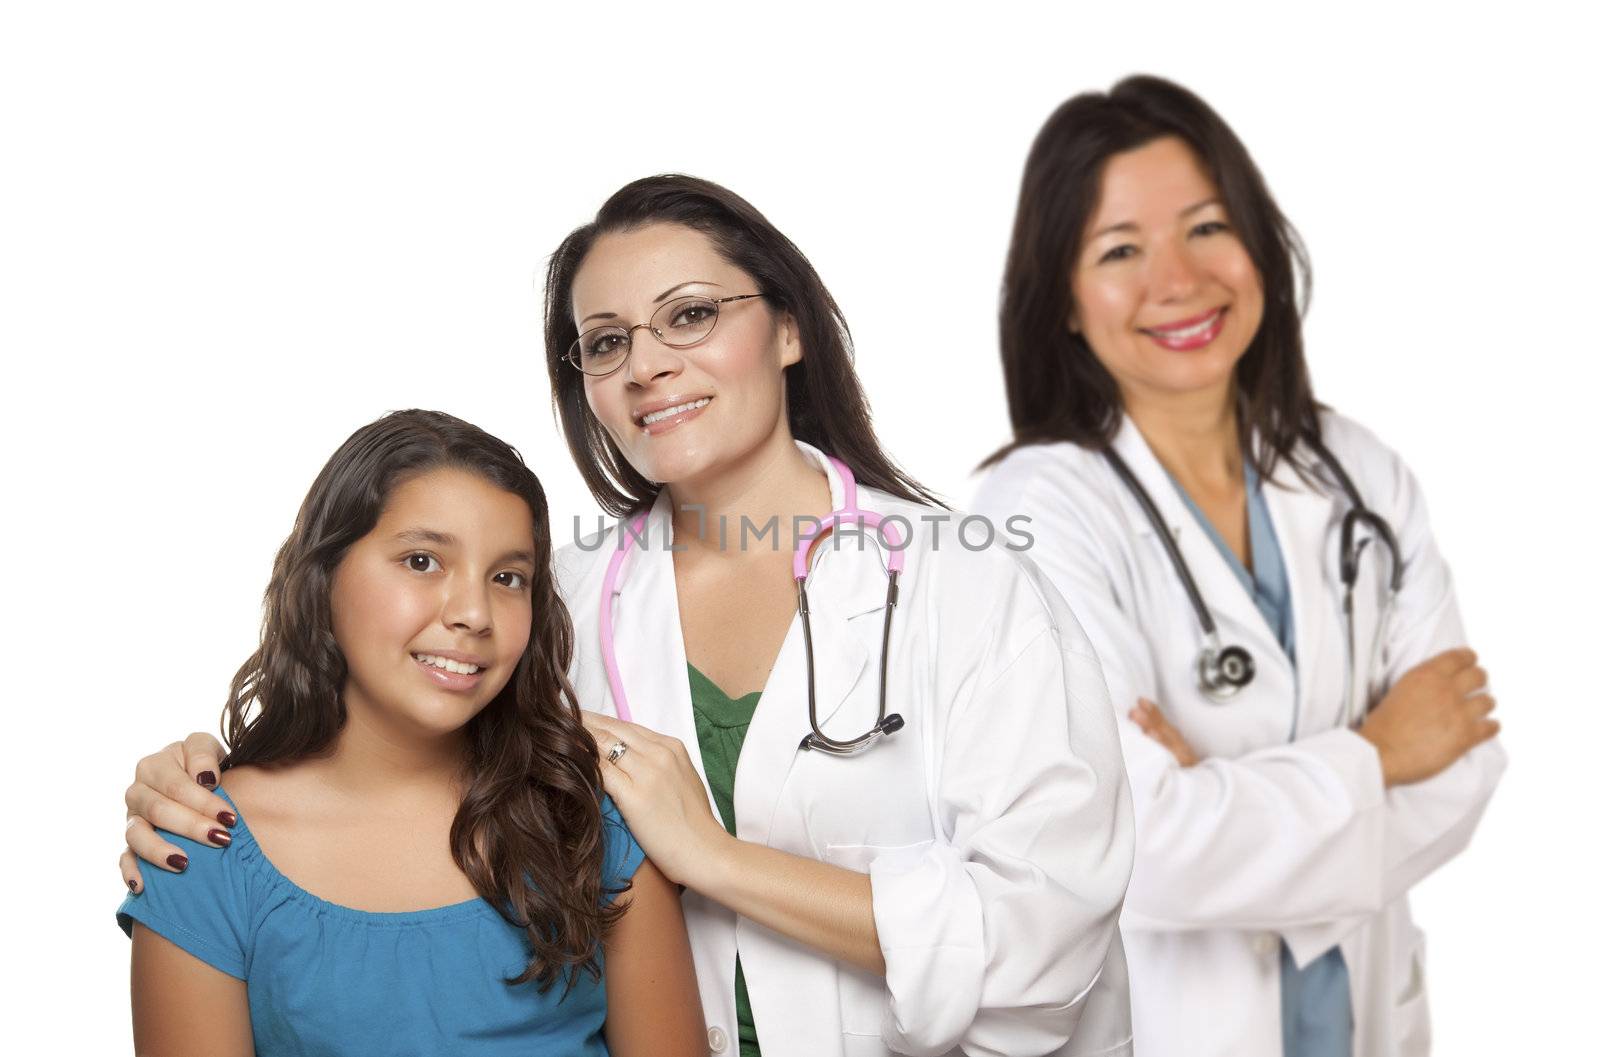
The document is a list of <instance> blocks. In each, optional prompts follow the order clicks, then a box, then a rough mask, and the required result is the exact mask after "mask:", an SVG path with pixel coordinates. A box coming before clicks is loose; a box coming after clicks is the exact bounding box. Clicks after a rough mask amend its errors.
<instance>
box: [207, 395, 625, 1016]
mask: <svg viewBox="0 0 1600 1057" xmlns="http://www.w3.org/2000/svg"><path fill="white" fill-rule="evenodd" d="M445 468H450V469H458V470H464V471H467V472H470V473H473V474H476V475H478V476H479V477H481V478H482V479H483V480H485V481H487V482H489V483H490V484H492V485H494V486H495V487H496V488H501V489H504V490H505V491H507V492H510V493H511V494H513V495H516V496H518V497H520V498H521V499H522V500H523V501H525V502H526V503H527V504H528V510H529V511H530V512H531V513H532V515H533V534H534V561H533V577H532V581H531V583H530V585H529V595H530V600H531V603H532V607H533V613H534V618H535V619H534V623H533V629H532V632H531V633H530V634H529V636H528V644H527V647H526V648H525V649H524V650H523V651H522V656H521V658H520V659H519V660H518V662H517V667H516V671H515V672H514V673H513V674H512V676H511V679H510V680H509V681H508V682H507V683H506V686H505V688H504V689H503V690H501V692H500V693H499V694H497V695H496V696H495V698H494V700H493V701H491V702H489V704H488V705H486V706H485V707H484V708H483V710H482V711H480V712H479V713H478V714H477V715H476V716H474V717H473V718H472V720H471V721H470V722H469V723H468V724H467V726H466V730H465V733H466V739H467V749H466V755H465V758H464V759H463V761H462V762H463V777H464V780H465V782H466V783H467V789H466V793H465V795H464V796H463V797H462V800H461V807H460V809H459V810H458V811H457V812H456V817H455V822H454V823H453V824H452V826H451V828H450V848H451V853H452V855H453V856H454V858H455V861H456V863H457V864H458V865H459V866H460V867H461V869H462V870H463V871H464V872H465V873H466V875H467V877H468V878H470V879H471V881H472V884H473V887H474V888H476V889H477V890H478V893H479V894H480V895H481V896H483V898H484V899H486V900H487V901H489V902H490V903H491V904H493V905H494V906H495V908H496V909H497V910H499V911H500V913H501V914H502V915H503V916H504V917H505V918H506V920H508V921H510V922H512V923H513V924H514V925H516V926H518V927H519V928H523V929H525V930H526V931H527V935H528V941H529V943H530V944H531V945H532V948H533V957H532V960H531V961H530V963H529V964H528V966H527V968H526V969H525V970H524V971H523V973H522V975H520V976H518V977H516V978H514V979H512V980H509V981H508V983H512V984H521V983H526V982H528V981H529V980H532V981H534V982H535V983H536V985H537V986H538V989H539V990H540V991H541V992H543V991H545V990H547V989H548V988H549V987H550V985H551V984H553V983H554V982H556V980H558V979H560V978H561V977H562V976H564V975H565V977H566V984H567V988H568V989H570V988H571V987H572V985H573V984H574V983H575V982H576V977H577V973H576V972H572V971H571V970H573V969H577V970H581V971H587V972H589V973H590V974H592V975H593V976H594V977H595V978H596V979H599V977H600V967H599V953H600V940H601V938H602V936H603V935H604V933H605V932H606V930H607V929H609V928H610V927H611V925H612V924H614V923H615V921H616V920H617V918H618V917H619V916H620V915H621V913H622V911H621V910H620V909H619V908H617V907H616V906H615V905H614V904H611V903H608V902H606V901H605V900H604V898H603V897H604V896H605V895H606V894H608V893H607V892H604V891H602V883H601V863H602V859H603V850H604V847H605V840H604V833H603V830H602V827H603V824H604V819H603V817H602V815H601V812H600V792H599V790H600V762H599V755H598V753H597V752H596V750H595V744H594V740H593V738H591V737H590V736H589V734H588V732H587V731H586V730H585V729H584V727H583V723H582V721H581V720H580V718H579V713H578V703H577V700H576V698H575V697H574V695H573V691H572V687H571V685H570V684H569V683H568V682H567V677H566V671H567V665H568V663H569V662H570V661H571V659H572V621H571V618H570V617H569V616H568V615H567V609H566V606H565V605H563V604H562V602H561V598H560V596H559V595H558V594H557V593H556V584H555V577H554V574H553V572H552V570H551V565H550V558H551V550H550V522H549V511H548V507H547V504H546V502H545V496H544V489H543V488H542V487H541V486H540V484H539V479H538V478H537V477H535V476H534V474H533V472H532V471H531V470H529V469H528V467H527V466H526V465H525V464H524V463H523V461H522V457H521V456H520V455H518V454H517V451H516V449H514V448H512V447H511V446H510V445H509V444H506V443H505V442H504V441H501V440H498V439H497V438H495V437H492V436H490V435H489V434H488V433H485V432H484V431H483V430H481V429H479V428H478V427H476V426H473V425H471V424H469V423H466V422H463V421H461V420H460V419H458V418H454V417H452V416H450V415H446V414H442V413H440V412H437V411H397V412H394V413H392V414H389V415H385V416H384V417H383V418H380V419H378V420H377V421H376V422H373V423H371V424H369V425H366V426H363V427H361V428H360V429H358V430H356V432H355V433H353V434H352V435H351V436H350V439H348V440H346V441H345V442H344V444H343V445H341V446H340V448H339V450H338V451H336V452H334V454H333V457H332V458H331V459H329V460H328V463H327V465H326V466H324V467H323V468H322V472H321V473H319V474H317V479H316V481H315V482H313V483H312V485H311V490H310V491H309V492H308V493H307V494H306V498H305V501H304V502H303V503H302V504H301V506H300V513H299V515H298V516H297V517H296V518H295V523H294V531H293V532H292V533H290V535H289V538H288V539H287V540H285V541H284V544H283V546H282V548H280V549H279V551H278V557H277V560H276V562H275V563H274V564H273V569H272V581H271V583H270V584H269V585H268V586H267V592H266V601H265V606H264V615H263V619H262V625H261V646H260V648H259V649H257V650H256V652H255V653H254V654H253V655H251V657H250V659H249V660H248V661H246V662H245V663H244V665H243V667H241V668H240V669H239V672H238V674H237V675H235V676H234V678H233V686H232V689H231V691H230V692H229V695H228V703H227V705H226V707H225V708H224V710H223V728H224V735H225V737H226V738H227V741H228V745H229V747H230V751H229V752H228V754H227V756H226V757H225V758H224V759H223V761H222V766H223V768H224V769H226V768H229V767H237V766H240V765H243V764H270V763H281V762H286V761H289V760H295V759H299V758H302V757H306V756H311V755H314V754H317V753H320V752H322V751H324V750H326V749H327V748H329V747H330V746H331V744H332V742H333V739H334V736H335V735H336V734H337V733H338V731H339V729H340V728H341V727H342V726H343V725H344V722H345V718H346V712H345V706H344V702H343V700H342V696H341V695H342V691H343V687H344V684H345V678H346V674H347V668H346V664H345V658H344V654H343V653H342V652H341V651H340V649H339V645H338V643H337V642H335V641H334V637H333V619H332V606H331V602H330V599H331V592H332V585H333V577H334V571H335V570H336V569H337V568H338V566H339V563H340V561H342V560H343V558H344V556H345V554H346V552H348V551H349V549H350V546H351V545H352V544H354V543H355V542H356V541H357V540H359V539H361V538H362V537H363V536H365V535H366V534H367V533H369V532H371V531H372V529H373V527H374V526H375V525H376V524H377V522H378V519H379V517H380V516H381V514H382V512H383V508H384V505H385V503H386V502H387V501H388V499H389V496H390V495H391V494H392V493H393V492H394V489H395V488H397V487H399V486H400V485H401V484H403V483H405V482H406V481H408V480H412V479H414V478H415V477H417V476H419V475H421V474H424V473H427V472H429V471H431V470H437V469H445ZM612 894H614V893H612Z"/></svg>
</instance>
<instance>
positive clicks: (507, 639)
mask: <svg viewBox="0 0 1600 1057" xmlns="http://www.w3.org/2000/svg"><path fill="white" fill-rule="evenodd" d="M534 550H535V546H534V534H533V515H532V513H531V512H530V511H529V509H528V504H527V503H526V502H524V501H523V499H522V498H521V497H519V496H517V495H514V494H513V493H511V492H506V491H503V490H501V489H500V488H497V487H496V486H494V485H492V484H490V483H489V482H487V481H485V480H484V479H483V478H482V477H479V476H478V475H476V474H474V473H470V472H468V471H465V470H457V469H438V470H432V471H429V472H426V473H423V474H421V475H419V476H417V477H414V478H412V479H411V480H409V481H406V482H405V483H403V484H401V485H399V486H398V487H396V488H395V489H394V490H393V491H392V492H391V493H390V495H389V500H388V503H387V504H386V505H385V506H384V509H383V513H382V515H380V516H379V518H378V523H377V524H376V525H375V526H374V527H373V529H372V531H371V532H369V533H367V534H366V535H365V536H363V537H362V538H361V539H359V540H357V541H356V542H355V543H354V544H352V545H351V547H350V549H349V551H348V552H347V553H346V554H345V556H344V559H343V560H342V561H341V562H340V563H339V567H338V569H336V570H335V572H334V576H333V587H332V591H331V603H332V608H333V633H334V638H335V639H336V640H337V642H338V644H339V649H340V650H341V651H342V652H343V653H344V656H345V660H346V662H347V664H348V669H349V674H348V676H347V678H346V680H345V686H344V702H345V706H346V708H347V709H348V710H349V713H350V714H351V715H352V716H355V715H357V714H360V715H362V716H363V717H364V718H367V719H370V720H371V721H373V722H375V723H376V724H378V725H380V726H382V727H386V728H388V729H390V730H393V731H395V732H397V733H399V734H400V735H402V736H413V737H414V736H419V735H420V736H423V737H438V736H443V735H448V734H451V733H454V732H456V731H459V730H460V729H461V728H462V727H464V726H465V725H466V724H467V721H468V720H470V719H472V717H473V716H475V715H477V714H478V712H479V711H481V710H482V709H483V707H484V706H485V705H487V704H488V703H489V702H490V701H492V700H494V697H495V695H496V694H498V693H499V692H500V691H501V690H502V689H503V688H504V687H505V685H506V683H507V682H508V681H509V680H510V678H511V675H512V673H513V672H514V671H515V669H516V666H517V661H518V660H519V659H520V658H521V656H522V653H523V650H524V649H525V648H526V647H527V644H528V635H529V633H530V631H531V629H532V626H533V614H532V603H531V601H530V596H529V591H528V584H529V582H530V579H531V577H532V575H533V560H534V559H533V555H534Z"/></svg>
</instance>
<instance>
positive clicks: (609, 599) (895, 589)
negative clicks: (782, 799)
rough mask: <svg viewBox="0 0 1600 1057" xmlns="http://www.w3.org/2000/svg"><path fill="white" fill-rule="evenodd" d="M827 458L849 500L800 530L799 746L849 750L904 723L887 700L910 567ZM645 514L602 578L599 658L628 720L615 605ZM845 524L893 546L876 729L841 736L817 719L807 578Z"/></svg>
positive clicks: (893, 535) (884, 524) (886, 525)
mask: <svg viewBox="0 0 1600 1057" xmlns="http://www.w3.org/2000/svg"><path fill="white" fill-rule="evenodd" d="M827 458H828V461H829V463H831V464H832V465H833V468H834V470H835V472H837V473H838V475H839V480H840V482H841V484H842V486H843V488H842V490H843V492H844V505H843V506H841V507H840V508H839V509H838V510H835V511H833V512H832V513H830V514H829V515H828V516H827V517H825V518H823V519H822V521H821V522H820V523H818V524H817V525H815V526H813V527H812V528H809V529H807V530H806V531H805V532H803V533H801V535H800V537H799V539H798V540H797V541H796V544H795V553H794V564H793V573H794V581H795V588H796V592H797V594H798V606H799V613H800V629H801V634H802V636H803V638H804V641H805V653H806V704H807V710H808V712H809V715H810V720H811V733H810V734H807V735H806V736H805V737H804V738H802V739H801V741H800V748H801V749H817V750H820V751H822V752H825V753H829V754H831V755H836V756H848V755H852V754H854V753H856V752H859V751H860V750H862V749H864V748H866V747H867V746H868V745H870V744H872V743H873V742H875V741H877V740H879V739H880V738H884V737H887V736H888V735H890V734H893V733H894V732H895V731H897V730H899V729H901V728H902V727H904V726H905V719H904V718H903V717H901V716H900V715H899V714H897V713H890V712H889V711H888V701H889V637H890V628H891V626H892V624H893V619H894V611H895V609H896V607H898V605H899V602H900V575H901V573H902V572H903V571H904V569H905V550H906V548H905V547H904V546H903V545H902V544H901V541H900V534H899V532H898V531H897V530H896V529H895V527H894V525H893V523H892V522H890V521H889V520H887V519H885V518H884V517H883V516H882V515H880V514H877V513H874V512H872V511H870V510H863V509H861V507H860V505H859V504H858V502H857V498H856V497H857V490H856V478H855V474H854V473H853V472H852V471H851V469H850V467H849V466H847V465H845V463H844V462H843V461H842V460H840V459H836V458H834V457H833V456H831V455H830V456H828V457H827ZM645 519H646V514H645V513H643V512H641V513H639V514H636V515H635V516H634V517H633V518H632V519H630V520H629V521H628V522H627V523H626V524H624V525H618V531H619V532H621V533H622V534H623V535H622V538H621V539H619V540H618V541H617V549H616V552H615V553H614V554H613V555H612V556H611V560H610V562H609V564H607V566H606V572H605V576H604V578H603V579H602V581H601V584H600V659H601V662H602V664H603V665H604V666H605V670H606V682H607V683H608V684H609V686H610V690H611V700H612V702H613V704H614V705H615V707H616V710H617V718H619V719H621V720H623V721H624V722H629V723H631V722H633V721H634V720H633V711H632V709H631V708H629V706H628V695H627V691H626V689H625V688H624V687H623V684H622V670H621V668H620V666H619V665H618V663H617V642H616V628H615V624H614V618H613V614H612V606H613V603H614V601H615V599H616V596H617V593H618V585H619V583H620V582H621V576H622V567H623V562H624V561H625V559H626V558H627V555H628V552H629V551H630V550H631V549H632V548H633V545H634V543H635V542H636V541H637V540H639V539H640V538H642V537H643V535H644V526H645ZM846 526H853V527H855V528H858V529H861V530H865V529H868V528H872V529H876V530H878V532H879V533H880V534H881V535H882V536H883V539H884V543H885V545H886V548H887V550H888V552H889V557H888V559H887V561H886V562H885V567H886V571H887V573H888V577H889V582H888V588H887V592H886V595H885V601H884V611H883V645H882V652H881V656H880V658H879V665H878V721H877V722H876V723H875V724H873V726H872V729H870V730H868V731H867V732H866V733H865V734H862V735H860V736H859V737H855V738H850V739H848V740H846V741H836V740H834V739H832V738H830V737H828V736H827V735H826V734H824V733H823V732H822V727H821V726H820V724H819V723H818V721H817V675H816V660H815V657H814V656H813V652H812V642H811V602H810V598H809V596H808V594H807V592H806V582H807V580H808V579H809V578H810V575H811V573H810V561H809V559H810V554H811V550H812V548H813V546H814V545H815V544H816V542H817V541H818V540H819V539H821V538H822V536H823V535H824V534H826V533H827V532H830V531H833V530H834V529H837V528H841V527H846Z"/></svg>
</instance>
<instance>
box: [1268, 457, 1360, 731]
mask: <svg viewBox="0 0 1600 1057" xmlns="http://www.w3.org/2000/svg"><path fill="white" fill-rule="evenodd" d="M1297 454H1299V455H1305V454H1307V452H1306V451H1305V450H1304V449H1303V448H1302V449H1301V450H1300V451H1299V452H1298V453H1297ZM1261 490H1262V494H1263V495H1264V496H1265V497H1266V500H1267V512H1268V514H1270V515H1271V517H1272V525H1273V528H1274V530H1275V531H1276V532H1277V535H1278V547H1279V549H1280V550H1281V551H1282V552H1283V564H1284V569H1285V570H1286V571H1287V573H1288V576H1289V605H1290V609H1291V610H1292V611H1293V613H1294V642H1295V675H1296V679H1295V687H1296V689H1295V696H1296V698H1297V701H1296V703H1295V704H1296V707H1297V709H1298V713H1297V714H1298V715H1299V716H1300V717H1301V723H1300V730H1299V736H1300V737H1305V736H1307V735H1309V734H1315V733H1319V732H1321V731H1323V730H1326V729H1328V728H1329V727H1330V726H1331V725H1332V722H1333V720H1332V718H1331V715H1330V714H1329V713H1328V712H1327V709H1326V704H1325V703H1326V702H1329V701H1331V702H1334V703H1336V704H1337V703H1342V702H1343V700H1344V680H1345V673H1344V671H1343V670H1342V668H1341V667H1340V663H1339V662H1340V661H1342V660H1343V654H1342V653H1339V654H1330V652H1329V651H1328V650H1327V649H1326V648H1324V637H1325V636H1326V635H1327V633H1328V630H1329V628H1328V620H1329V618H1330V615H1331V614H1330V613H1329V611H1328V599H1329V598H1330V597H1331V596H1332V595H1331V593H1336V592H1334V591H1333V588H1332V587H1331V586H1330V584H1333V583H1336V582H1337V581H1336V580H1331V579H1330V578H1329V576H1328V569H1329V563H1330V562H1336V561H1337V560H1338V559H1337V554H1336V551H1337V548H1338V543H1337V540H1336V538H1335V537H1336V536H1337V532H1336V531H1330V529H1332V528H1334V527H1335V525H1334V516H1335V513H1336V511H1335V507H1334V496H1335V494H1336V489H1335V488H1332V487H1328V486H1324V487H1323V488H1321V489H1318V488H1314V487H1312V486H1310V485H1308V484H1307V483H1306V482H1305V481H1303V480H1302V479H1301V478H1300V476H1299V475H1298V474H1297V473H1295V471H1294V469H1293V467H1290V466H1288V465H1285V464H1283V463H1280V464H1279V465H1278V467H1277V468H1276V469H1275V470H1274V471H1273V479H1272V480H1266V481H1263V482H1262V489H1261ZM1335 688H1337V690H1338V691H1339V692H1338V693H1337V694H1333V693H1328V692H1326V691H1328V690H1332V689H1335ZM1314 696H1315V697H1317V698H1318V699H1317V700H1313V697H1314ZM1325 717H1327V718H1325Z"/></svg>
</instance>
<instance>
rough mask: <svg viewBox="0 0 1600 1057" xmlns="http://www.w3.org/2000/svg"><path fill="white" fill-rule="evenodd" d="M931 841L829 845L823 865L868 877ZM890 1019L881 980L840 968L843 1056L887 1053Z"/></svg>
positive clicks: (914, 855) (916, 852)
mask: <svg viewBox="0 0 1600 1057" xmlns="http://www.w3.org/2000/svg"><path fill="white" fill-rule="evenodd" d="M932 843H933V841H931V840H923V841H917V842H915V843H912V844H829V845H826V846H825V847H824V849H823V853H822V857H823V860H824V861H825V862H828V863H831V864H832V865H834V866H842V867H844V868H845V869H846V870H853V871H855V872H856V873H867V872H869V870H870V869H871V867H872V864H873V863H875V862H877V861H878V860H879V859H884V858H894V859H902V858H909V859H916V858H918V857H919V856H920V855H921V854H922V852H923V849H925V848H927V847H928V846H929V845H931V844H932ZM888 1015H889V991H888V988H887V987H886V986H885V985H884V980H883V977H881V976H879V975H877V974H876V973H869V972H866V971H865V970H862V969H857V968H855V967H853V966H849V965H845V964H843V963H840V964H839V1024H840V1026H841V1028H842V1029H843V1031H844V1052H845V1053H846V1054H849V1055H851V1057H855V1055H857V1054H861V1055H866V1054H880V1053H888V1052H889V1051H888V1050H887V1049H885V1048H884V1045H883V1042H882V1036H883V1025H884V1020H885V1018H886V1017H888Z"/></svg>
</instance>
